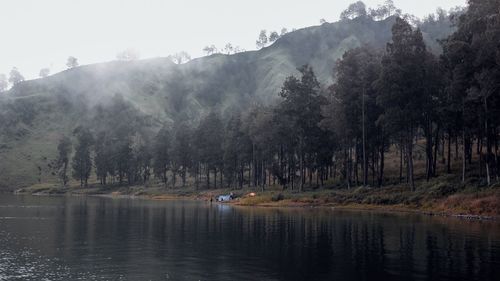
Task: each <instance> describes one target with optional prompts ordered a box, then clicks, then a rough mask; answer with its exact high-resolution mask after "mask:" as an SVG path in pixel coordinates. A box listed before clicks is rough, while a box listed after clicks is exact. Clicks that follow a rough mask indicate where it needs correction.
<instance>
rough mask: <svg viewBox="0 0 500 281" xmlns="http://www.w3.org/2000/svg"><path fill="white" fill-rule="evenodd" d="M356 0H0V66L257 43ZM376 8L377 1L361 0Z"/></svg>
mask: <svg viewBox="0 0 500 281" xmlns="http://www.w3.org/2000/svg"><path fill="white" fill-rule="evenodd" d="M352 2H355V0H301V1H296V0H246V1H238V0H209V1H205V0H197V1H195V0H168V1H167V0H163V1H162V0H0V27H1V31H0V34H1V38H2V39H1V40H0V73H5V74H8V73H9V71H10V69H11V68H12V67H13V66H16V67H17V68H18V69H19V70H20V71H21V73H22V74H23V75H24V76H25V77H26V78H27V79H29V78H36V77H37V76H38V73H39V70H40V69H41V68H44V67H49V68H51V72H52V73H55V72H58V71H60V70H63V69H64V68H65V63H66V59H67V57H68V56H75V57H77V58H78V60H79V62H80V64H90V63H95V62H102V61H109V60H114V59H115V58H116V54H117V53H118V52H120V51H123V50H125V49H127V48H133V49H135V50H137V51H138V52H139V53H140V54H141V58H150V57H158V56H168V55H169V54H173V53H176V52H179V51H182V50H184V51H187V52H188V53H190V54H191V56H193V57H197V56H201V55H203V52H202V49H203V47H204V46H206V45H210V44H215V45H216V46H218V47H223V46H224V45H225V44H226V43H227V42H231V43H232V44H233V45H237V46H240V47H242V48H244V49H246V50H251V49H255V40H256V38H257V35H258V33H259V31H260V30H261V29H267V30H268V31H269V30H277V31H279V30H281V28H282V27H286V28H288V30H291V29H292V28H302V27H306V26H311V25H318V24H319V19H321V18H324V19H326V20H327V21H330V22H331V21H336V20H337V19H338V16H339V14H340V13H341V11H342V10H344V9H345V8H346V7H347V6H348V5H349V4H350V3H352ZM364 2H365V3H366V5H367V6H368V7H376V6H377V5H378V4H382V2H383V0H365V1H364ZM394 2H395V4H396V6H397V7H399V8H401V9H402V10H403V12H404V13H411V14H414V15H416V16H419V17H422V16H425V15H427V14H429V13H432V12H434V11H435V10H436V8H437V7H442V8H444V9H449V8H451V7H455V6H459V5H460V6H464V5H465V2H466V0H394Z"/></svg>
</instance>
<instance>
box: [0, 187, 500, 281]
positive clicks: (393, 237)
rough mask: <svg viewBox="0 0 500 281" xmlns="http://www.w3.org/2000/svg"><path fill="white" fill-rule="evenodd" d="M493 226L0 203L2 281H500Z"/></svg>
mask: <svg viewBox="0 0 500 281" xmlns="http://www.w3.org/2000/svg"><path fill="white" fill-rule="evenodd" d="M499 278H500V223H498V222H488V221H483V222H481V221H472V222H470V221H464V220H460V219H455V218H436V217H427V216H420V215H408V214H381V213H372V212H358V211H356V212H355V211H334V210H331V209H263V208H240V207H231V206H227V205H217V204H210V203H205V202H191V201H147V200H138V199H111V198H95V197H37V196H14V195H7V194H0V280H454V281H458V280H482V281H484V280H500V279H499Z"/></svg>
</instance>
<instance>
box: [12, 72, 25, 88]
mask: <svg viewBox="0 0 500 281" xmlns="http://www.w3.org/2000/svg"><path fill="white" fill-rule="evenodd" d="M22 81H24V76H23V75H22V74H21V72H19V70H18V69H17V67H13V68H12V70H11V71H10V73H9V82H10V83H11V84H12V85H13V86H15V85H17V84H19V83H20V82H22Z"/></svg>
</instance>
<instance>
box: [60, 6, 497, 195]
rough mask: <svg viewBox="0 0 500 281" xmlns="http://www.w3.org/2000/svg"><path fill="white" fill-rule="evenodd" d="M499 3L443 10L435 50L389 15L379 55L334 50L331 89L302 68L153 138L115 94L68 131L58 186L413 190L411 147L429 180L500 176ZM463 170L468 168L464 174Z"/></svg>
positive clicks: (147, 124)
mask: <svg viewBox="0 0 500 281" xmlns="http://www.w3.org/2000/svg"><path fill="white" fill-rule="evenodd" d="M353 7H356V6H353ZM353 7H350V8H353ZM499 9H500V2H499V1H498V0H488V1H479V0H471V1H469V6H468V7H467V9H466V11H465V12H462V13H456V14H452V15H451V17H452V20H453V21H454V23H455V25H456V31H455V32H454V33H453V34H452V35H451V36H449V37H448V38H447V39H446V40H442V41H441V42H440V44H441V45H442V48H443V52H442V54H440V55H438V56H437V55H435V54H433V53H432V52H430V51H429V50H428V47H427V46H426V44H425V42H424V39H423V36H422V32H421V30H420V29H419V28H415V27H414V26H412V25H411V24H410V23H409V22H408V20H407V19H403V18H402V17H398V18H397V19H396V21H395V24H394V26H393V27H392V40H391V41H390V42H389V43H387V45H386V48H385V50H379V49H374V48H372V47H369V46H362V47H359V48H355V49H352V50H349V51H347V52H346V53H345V54H344V55H343V57H342V59H341V60H339V61H338V62H337V65H336V67H335V69H336V73H335V77H336V79H335V83H334V84H333V85H330V86H328V85H321V84H320V82H318V79H317V78H316V75H315V72H314V70H313V68H312V67H310V66H308V65H304V66H303V67H301V68H300V69H299V72H300V75H298V76H290V77H288V78H286V80H285V81H284V83H283V86H282V89H281V91H280V92H279V97H280V99H279V101H278V102H277V103H276V104H274V105H270V106H269V105H264V104H259V103H254V104H248V109H247V110H245V111H241V110H239V109H235V110H226V111H225V112H223V113H221V112H217V111H215V110H214V111H212V112H210V113H209V114H207V115H206V116H204V117H203V118H202V119H201V120H200V122H194V121H189V120H188V121H186V120H182V119H180V120H173V122H172V123H168V124H165V125H164V126H163V128H161V130H159V132H157V133H155V129H154V126H153V125H152V124H153V122H152V120H151V119H150V118H148V117H147V116H144V115H142V114H141V113H140V112H139V111H138V110H136V109H134V107H133V106H132V105H131V104H129V103H128V102H127V101H125V100H124V99H123V97H121V96H120V95H116V96H115V97H114V98H113V100H112V102H111V103H110V104H109V105H107V106H97V107H96V109H95V110H94V111H95V112H94V114H93V117H92V118H90V119H89V120H87V122H86V124H84V125H82V126H79V127H78V128H76V129H75V130H74V134H73V135H74V137H73V141H72V140H71V138H69V137H63V138H62V139H61V141H60V143H59V145H58V151H59V157H58V160H57V161H56V162H57V164H56V165H55V166H56V168H57V170H58V174H59V178H60V179H61V180H62V182H63V184H66V183H67V182H68V177H69V176H68V174H69V173H71V175H72V176H73V178H75V179H77V180H78V181H79V182H80V184H81V185H82V186H85V185H87V183H88V179H89V178H90V177H91V174H92V171H95V174H96V176H97V179H98V181H99V182H100V183H101V184H103V185H107V184H121V185H122V184H143V183H147V182H149V181H152V180H156V181H161V182H162V183H163V184H164V185H165V186H167V187H168V186H170V187H173V186H179V182H180V185H181V186H186V185H188V184H193V185H195V186H196V187H197V188H217V187H232V188H242V187H243V186H244V185H249V186H259V187H261V188H263V189H264V188H265V187H266V186H269V185H275V184H279V185H280V186H282V188H283V189H287V188H290V189H298V190H301V191H302V190H304V189H305V188H317V187H319V186H324V185H325V184H326V183H328V182H329V181H330V180H332V179H336V180H340V181H341V182H342V183H343V184H344V185H345V187H347V188H350V187H352V186H379V187H380V186H383V185H385V184H388V183H395V182H400V183H401V182H406V183H408V188H410V189H412V190H413V189H414V188H415V178H416V175H415V168H414V161H415V149H416V148H417V147H423V151H424V152H425V153H424V154H425V163H426V165H425V171H424V173H425V174H424V175H423V177H424V178H426V179H427V180H429V179H430V178H432V177H435V176H437V174H438V169H437V168H436V167H437V164H438V161H444V164H445V165H446V167H447V168H446V173H453V174H456V176H457V177H458V176H460V177H461V179H462V181H465V180H466V178H468V177H471V176H475V177H478V178H479V179H480V180H481V181H482V182H483V184H484V185H491V184H493V183H496V182H498V179H499V176H500V170H499V163H498V162H499V160H500V158H499V154H498V152H499V149H498V143H499V138H498V135H499V129H500V127H499V125H500V43H499V42H500V11H499ZM355 14H356V13H355ZM349 15H352V11H351V13H350V14H349ZM359 16H366V15H363V13H357V14H356V17H359ZM346 17H347V16H346ZM332 68H333V66H332ZM72 142H74V144H73V145H72ZM72 147H74V153H73V151H72ZM390 150H395V151H397V155H398V156H399V158H400V159H399V175H391V176H392V177H391V176H389V175H386V174H385V173H384V171H385V159H386V155H387V153H388V152H389V151H390ZM71 155H72V157H71ZM473 155H478V157H473ZM440 157H441V158H442V159H438V158H440ZM453 158H455V159H457V160H458V159H459V161H460V163H461V168H460V170H457V169H453V167H452V159H453ZM476 161H477V163H474V162H476ZM472 165H475V167H478V169H479V171H478V172H477V173H476V172H474V173H472V172H469V171H470V170H471V169H470V167H471V166H472ZM70 170H71V171H70ZM473 174H474V175H473ZM420 176H422V175H420ZM178 180H179V182H178Z"/></svg>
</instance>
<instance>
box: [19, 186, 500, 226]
mask: <svg viewBox="0 0 500 281" xmlns="http://www.w3.org/2000/svg"><path fill="white" fill-rule="evenodd" d="M230 192H232V193H233V194H234V195H235V196H236V199H235V200H233V201H231V202H229V203H225V204H230V205H234V206H247V207H274V208H311V207H326V208H334V209H355V210H370V211H383V212H410V213H419V214H425V215H433V216H453V217H460V218H468V219H492V220H500V188H499V187H498V186H493V187H483V188H478V187H473V186H472V185H460V184H458V183H456V182H453V181H450V180H449V179H448V178H437V179H433V180H432V181H430V182H420V183H419V185H418V186H417V189H416V191H414V192H411V191H410V190H409V189H408V187H407V186H406V185H404V184H402V185H392V186H387V187H383V188H370V187H358V188H352V189H349V190H348V189H338V188H337V189H335V188H333V189H317V190H309V189H308V190H306V191H304V192H298V191H296V190H285V191H283V190H281V188H279V187H277V186H275V187H268V188H266V189H265V190H264V191H263V190H262V189H261V188H244V189H227V188H225V189H208V190H205V189H204V190H196V189H194V188H192V187H186V188H180V187H179V188H174V189H171V188H170V189H168V188H165V187H163V186H158V185H152V186H108V187H102V186H99V185H91V186H89V187H87V188H80V187H65V188H63V187H60V186H58V185H55V184H52V185H51V184H41V185H34V186H31V187H27V188H22V189H18V190H17V191H16V192H15V193H17V194H33V195H89V196H107V197H131V198H142V199H150V200H203V201H210V200H211V199H212V200H214V201H215V197H216V196H218V195H221V194H229V193H230ZM252 193H254V194H252Z"/></svg>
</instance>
